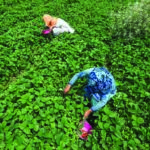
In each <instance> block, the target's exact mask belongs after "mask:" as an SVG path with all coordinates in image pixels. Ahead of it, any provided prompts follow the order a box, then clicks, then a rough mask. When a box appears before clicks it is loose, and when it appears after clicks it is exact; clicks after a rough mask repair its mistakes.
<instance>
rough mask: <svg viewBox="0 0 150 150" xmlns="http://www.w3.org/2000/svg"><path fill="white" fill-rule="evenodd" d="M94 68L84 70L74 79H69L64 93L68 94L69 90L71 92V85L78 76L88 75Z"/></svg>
mask: <svg viewBox="0 0 150 150" xmlns="http://www.w3.org/2000/svg"><path fill="white" fill-rule="evenodd" d="M92 70H93V68H90V69H87V70H84V71H82V72H79V73H76V74H75V75H74V76H73V77H72V79H71V80H70V81H69V83H68V85H67V86H66V88H65V90H64V93H65V94H66V93H67V92H69V90H70V88H71V86H72V85H73V84H74V83H75V82H76V81H77V79H78V78H82V77H85V76H87V75H88V74H89V73H90V72H91V71H92Z"/></svg>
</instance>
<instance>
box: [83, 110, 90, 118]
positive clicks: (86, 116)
mask: <svg viewBox="0 0 150 150" xmlns="http://www.w3.org/2000/svg"><path fill="white" fill-rule="evenodd" d="M91 113H92V110H91V109H89V110H87V111H86V112H85V113H84V117H83V119H84V120H85V119H87V118H88V116H89V115H90V114H91Z"/></svg>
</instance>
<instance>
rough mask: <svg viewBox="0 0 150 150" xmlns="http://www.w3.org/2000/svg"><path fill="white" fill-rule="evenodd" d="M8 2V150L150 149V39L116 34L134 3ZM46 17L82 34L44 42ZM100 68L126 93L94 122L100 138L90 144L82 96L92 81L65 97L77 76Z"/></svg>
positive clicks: (4, 75) (2, 136)
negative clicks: (82, 126) (81, 135)
mask: <svg viewBox="0 0 150 150" xmlns="http://www.w3.org/2000/svg"><path fill="white" fill-rule="evenodd" d="M130 2H131V3H130V5H131V6H132V5H133V6H134V2H135V1H134V0H132V1H131V0H130ZM0 3H1V5H0V13H1V16H0V20H1V22H0V28H1V31H0V33H1V35H0V48H1V51H0V77H1V78H0V149H2V150H3V149H4V150H6V149H12V150H13V149H17V150H23V149H27V150H34V149H35V150H37V149H47V150H51V149H52V150H55V149H57V150H63V149H64V150H70V149H73V150H78V149H81V150H82V149H83V150H84V149H86V150H87V149H93V150H97V149H98V150H100V149H105V150H107V149H109V150H111V149H112V150H120V149H131V150H139V149H150V145H149V141H150V118H149V116H150V113H149V110H150V48H149V43H150V39H149V35H148V34H145V32H144V33H143V32H142V31H140V32H138V33H140V34H137V35H138V36H132V38H131V39H130V40H126V39H127V36H128V34H126V35H124V36H120V34H115V35H114V33H115V31H116V29H117V27H118V26H119V24H118V25H117V24H115V23H116V22H117V20H116V18H115V17H116V14H117V13H119V14H123V15H125V13H124V10H127V9H128V7H129V6H128V4H129V2H128V1H124V2H122V3H119V2H117V1H116V2H115V1H110V0H108V1H105V0H103V1H100V0H94V1H91V0H86V1H82V0H53V1H47V0H32V1H31V0H25V1H23V0H7V1H4V0H0ZM121 8H122V11H123V12H122V13H121ZM112 12H114V15H112ZM44 13H49V14H52V15H54V16H58V17H60V18H63V19H64V20H66V21H68V22H69V23H70V24H71V25H72V27H74V28H75V30H76V32H75V34H66V33H65V34H62V35H59V36H57V37H53V36H51V35H48V36H43V35H41V31H42V30H43V28H44V23H43V22H42V19H41V17H42V15H43V14H44ZM120 16H121V15H120ZM113 17H114V18H113ZM117 17H118V16H117ZM126 17H128V15H127V16H126ZM121 19H124V18H123V17H120V18H119V20H118V22H119V21H120V22H123V20H121ZM130 19H131V18H130ZM133 22H134V21H133ZM115 25H117V26H116V27H115ZM144 25H145V24H144ZM123 27H125V28H124V30H126V31H127V30H128V29H127V28H126V27H128V26H122V23H121V24H120V27H118V29H119V30H118V29H117V30H118V31H119V33H122V31H123V30H122V29H123ZM136 27H137V29H138V30H141V29H142V28H138V25H137V26H136ZM140 27H142V24H140ZM143 28H144V29H146V31H149V30H150V28H149V26H147V28H145V27H143ZM134 31H135V30H134ZM134 31H133V32H132V33H133V35H136V34H134V33H136V32H134ZM93 66H105V67H107V68H108V70H109V71H110V72H111V73H112V74H113V75H114V77H115V79H116V82H117V86H118V92H117V94H116V96H115V97H114V98H113V99H112V100H111V101H110V102H108V104H107V105H106V106H105V107H104V108H103V109H101V110H100V111H98V112H97V113H95V114H93V116H91V118H90V119H91V120H92V121H93V127H94V131H93V134H92V135H91V136H90V137H89V140H88V141H87V142H85V141H82V140H79V139H78V136H77V134H76V131H77V129H78V123H79V121H80V120H81V119H82V116H83V114H84V111H85V110H87V109H88V103H89V102H88V101H85V102H84V101H83V97H82V94H83V91H82V88H83V86H84V84H85V80H84V79H83V80H79V81H78V82H77V83H76V84H75V86H74V87H73V88H72V89H71V91H70V93H69V94H68V95H67V96H64V95H63V92H62V90H63V88H64V87H65V86H66V84H67V83H68V81H69V80H70V78H71V77H72V76H73V75H74V74H75V73H77V72H79V71H82V70H84V69H87V68H90V67H93Z"/></svg>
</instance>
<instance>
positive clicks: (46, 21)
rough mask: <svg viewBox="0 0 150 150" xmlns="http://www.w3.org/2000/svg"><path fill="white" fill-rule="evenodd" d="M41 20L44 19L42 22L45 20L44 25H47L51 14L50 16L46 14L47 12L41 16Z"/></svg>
mask: <svg viewBox="0 0 150 150" xmlns="http://www.w3.org/2000/svg"><path fill="white" fill-rule="evenodd" d="M43 20H44V22H45V25H46V26H49V23H50V21H51V20H52V16H50V15H48V14H45V15H44V16H43Z"/></svg>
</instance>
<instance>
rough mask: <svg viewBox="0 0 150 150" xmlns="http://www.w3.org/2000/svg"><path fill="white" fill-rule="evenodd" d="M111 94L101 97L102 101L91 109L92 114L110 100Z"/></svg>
mask: <svg viewBox="0 0 150 150" xmlns="http://www.w3.org/2000/svg"><path fill="white" fill-rule="evenodd" d="M111 97H112V94H107V95H103V97H102V99H101V100H100V101H99V102H98V103H97V104H96V105H94V106H92V107H91V110H92V111H93V112H95V111H98V110H100V109H101V108H102V107H103V106H105V105H106V103H107V102H108V101H109V100H110V98H111Z"/></svg>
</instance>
